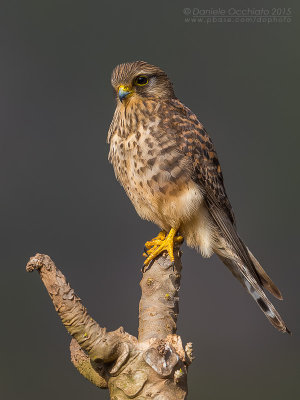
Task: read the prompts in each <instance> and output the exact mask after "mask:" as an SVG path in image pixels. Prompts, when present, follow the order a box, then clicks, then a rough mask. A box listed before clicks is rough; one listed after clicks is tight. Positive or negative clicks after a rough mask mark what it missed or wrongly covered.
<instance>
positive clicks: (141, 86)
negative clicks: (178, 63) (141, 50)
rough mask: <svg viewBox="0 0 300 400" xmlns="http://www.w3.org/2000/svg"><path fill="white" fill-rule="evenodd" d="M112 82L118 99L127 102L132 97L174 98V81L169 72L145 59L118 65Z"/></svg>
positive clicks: (113, 73)
mask: <svg viewBox="0 0 300 400" xmlns="http://www.w3.org/2000/svg"><path fill="white" fill-rule="evenodd" d="M111 84H112V86H113V88H114V90H115V92H116V95H117V98H118V101H120V102H121V103H123V104H126V103H127V101H129V100H130V99H132V98H137V97H142V98H152V99H162V98H165V99H168V98H174V97H175V94H174V91H173V87H172V83H171V82H170V80H169V78H168V76H167V74H166V73H165V72H164V71H163V70H161V69H160V68H158V67H155V66H154V65H151V64H148V63H146V62H144V61H135V62H131V63H124V64H120V65H117V66H116V67H115V69H114V70H113V72H112V75H111Z"/></svg>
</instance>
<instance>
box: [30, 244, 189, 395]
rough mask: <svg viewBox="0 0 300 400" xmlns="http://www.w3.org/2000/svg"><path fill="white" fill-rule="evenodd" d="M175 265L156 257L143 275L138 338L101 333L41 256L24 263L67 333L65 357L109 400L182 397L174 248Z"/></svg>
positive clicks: (184, 353)
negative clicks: (68, 352) (68, 354)
mask: <svg viewBox="0 0 300 400" xmlns="http://www.w3.org/2000/svg"><path fill="white" fill-rule="evenodd" d="M175 253H176V258H175V265H174V266H173V265H172V263H171V261H170V259H169V258H167V257H165V255H162V256H160V257H158V258H157V259H156V260H155V261H154V263H153V265H152V266H151V267H150V268H148V270H147V271H146V272H145V273H144V274H143V278H142V281H141V288H142V297H141V301H140V313H139V337H138V339H137V338H135V337H134V336H131V335H129V334H128V333H126V332H125V331H124V330H123V328H119V329H117V330H116V331H113V332H107V331H106V329H105V328H101V327H100V326H99V325H98V323H97V322H96V321H94V320H93V319H92V318H91V317H90V316H89V314H88V313H87V310H86V308H85V307H84V306H83V305H82V303H81V301H80V299H79V297H78V296H76V294H75V293H74V291H73V289H72V288H71V287H70V285H69V284H68V283H67V281H66V278H65V277H64V275H63V274H62V273H61V272H60V271H59V270H58V269H57V268H56V266H55V264H54V263H53V261H52V260H51V259H50V257H48V256H47V255H43V254H36V256H34V257H32V258H31V259H30V261H29V262H28V264H27V266H26V270H27V271H29V272H31V271H33V270H38V272H39V274H40V277H41V279H42V281H43V283H44V285H45V287H46V289H47V291H48V293H49V295H50V297H51V299H52V302H53V304H54V307H55V310H56V312H57V313H58V315H59V317H60V318H61V320H62V323H63V324H64V326H65V327H66V329H67V330H68V332H69V333H70V334H71V335H72V336H73V340H72V341H71V345H70V350H71V361H72V363H73V364H74V365H75V367H76V368H77V369H78V371H79V372H80V373H81V374H82V375H83V376H84V377H85V378H86V379H88V380H89V381H90V382H92V383H93V384H95V385H96V386H98V387H100V388H107V387H108V388H109V391H110V396H111V399H113V400H125V399H139V400H142V399H148V398H151V399H156V400H173V399H174V400H175V399H176V400H181V399H185V398H186V395H187V379H186V378H187V367H188V365H189V364H190V363H191V361H192V349H191V344H190V343H189V344H187V346H186V349H185V350H184V349H183V346H182V342H181V339H180V337H179V336H177V335H176V334H175V332H176V321H177V316H178V290H179V286H180V276H181V275H180V272H181V269H182V265H181V260H180V256H181V254H180V252H179V250H178V251H175Z"/></svg>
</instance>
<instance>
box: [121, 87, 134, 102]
mask: <svg viewBox="0 0 300 400" xmlns="http://www.w3.org/2000/svg"><path fill="white" fill-rule="evenodd" d="M130 94H132V90H130V89H129V87H128V86H124V85H121V86H119V99H120V101H121V102H122V101H123V100H124V99H125V97H127V96H128V95H130Z"/></svg>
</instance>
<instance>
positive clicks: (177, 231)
mask: <svg viewBox="0 0 300 400" xmlns="http://www.w3.org/2000/svg"><path fill="white" fill-rule="evenodd" d="M111 83H112V86H113V88H114V90H115V92H116V97H117V106H116V110H115V113H114V116H113V120H112V122H111V125H110V128H109V132H108V143H109V144H110V151H109V160H110V162H111V163H112V165H113V167H114V171H115V174H116V177H117V179H118V180H119V181H120V183H121V184H122V186H123V187H124V189H125V191H126V193H127V195H128V196H129V198H130V200H131V201H132V203H133V205H134V207H135V209H136V211H137V213H138V214H139V215H140V217H141V218H143V219H146V220H148V221H152V222H154V223H155V224H156V225H158V226H159V227H160V229H161V232H160V233H159V235H158V236H157V237H156V238H154V239H153V240H151V241H149V242H146V248H147V256H148V257H147V259H146V261H145V263H144V264H145V265H146V266H147V265H149V263H150V261H152V260H153V259H154V258H155V257H157V255H159V254H160V253H161V252H163V251H167V252H168V254H169V256H170V258H171V260H172V261H174V255H173V246H174V243H176V242H179V243H180V242H181V241H182V240H183V238H184V239H185V240H186V243H187V245H188V246H190V247H193V248H196V249H197V250H199V251H200V252H201V254H202V255H203V256H204V257H210V256H211V255H212V254H213V253H216V254H217V255H218V256H219V258H220V259H221V260H222V261H223V263H224V264H225V265H226V266H227V267H228V268H229V270H230V271H231V272H232V273H233V275H234V276H235V277H236V278H237V279H238V280H239V281H240V282H241V283H242V285H243V286H244V287H245V288H246V289H247V291H248V292H249V293H250V295H251V296H252V297H253V298H254V300H255V301H256V302H257V304H258V305H259V307H260V308H261V310H262V311H263V312H264V314H265V315H266V317H267V318H268V320H269V321H270V322H271V323H272V324H273V325H274V326H275V327H276V328H277V329H278V330H280V331H282V332H288V333H290V332H289V330H288V328H287V326H286V325H285V323H284V321H283V320H282V318H281V317H280V315H279V314H278V312H277V311H276V309H275V308H274V306H273V304H272V303H271V302H270V301H269V299H268V298H267V297H266V295H265V293H264V291H263V288H265V289H267V290H268V291H269V292H270V293H272V294H273V295H274V296H275V297H277V298H278V299H282V296H281V293H280V291H279V289H278V288H277V287H276V285H275V284H274V283H273V282H272V280H271V279H270V277H269V276H268V275H267V274H266V272H265V271H264V270H263V268H262V267H261V265H260V264H259V262H258V261H257V260H256V258H255V257H254V256H253V254H252V253H251V252H250V250H249V249H248V248H247V247H246V246H245V244H244V243H243V241H242V240H241V239H240V237H239V236H238V233H237V230H236V224H235V218H234V213H233V210H232V207H231V205H230V202H229V200H228V197H227V195H226V191H225V187H224V183H223V175H222V172H221V167H220V164H219V162H218V158H217V154H216V151H215V149H214V146H213V143H212V141H211V139H210V137H209V136H208V134H207V132H206V130H205V129H204V127H203V125H202V124H201V123H200V122H199V121H198V119H197V117H196V115H195V114H193V113H192V111H191V110H189V109H188V108H187V107H186V106H185V105H183V104H182V103H181V102H180V101H179V100H178V99H177V98H176V96H175V93H174V90H173V85H172V83H171V81H170V80H169V78H168V76H167V74H166V73H165V72H164V71H162V70H161V69H160V68H158V67H155V66H153V65H150V64H148V63H146V62H144V61H136V62H132V63H125V64H120V65H118V66H117V67H116V68H115V69H114V70H113V73H112V77H111Z"/></svg>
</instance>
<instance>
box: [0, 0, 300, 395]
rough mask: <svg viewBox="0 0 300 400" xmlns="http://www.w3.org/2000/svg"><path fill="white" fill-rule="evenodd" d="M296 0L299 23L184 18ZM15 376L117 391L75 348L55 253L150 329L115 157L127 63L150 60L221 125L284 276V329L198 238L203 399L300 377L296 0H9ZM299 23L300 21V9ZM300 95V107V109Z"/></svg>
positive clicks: (193, 271) (8, 280)
mask: <svg viewBox="0 0 300 400" xmlns="http://www.w3.org/2000/svg"><path fill="white" fill-rule="evenodd" d="M234 6H238V7H255V6H257V7H260V8H261V7H264V8H272V7H275V6H279V7H292V8H293V14H294V19H293V22H292V23H290V24H270V25H266V24H246V23H244V24H242V23H241V24H226V23H218V24H210V25H208V24H201V23H187V22H184V15H183V8H184V7H190V8H193V7H198V8H201V9H203V8H209V7H223V8H230V7H234ZM0 19H1V21H0V29H1V35H0V37H1V63H0V68H1V74H0V80H1V90H0V102H1V105H0V116H1V128H0V129H1V146H0V150H1V158H0V162H1V168H0V175H1V189H2V190H1V204H0V207H1V253H0V259H1V261H0V262H1V283H0V285H1V290H0V293H1V297H2V301H1V304H2V315H1V374H0V379H1V392H0V395H1V397H2V398H3V399H20V398H22V399H26V400H27V399H39V398H42V399H45V400H48V399H53V398H55V399H63V398H68V399H73V400H77V399H78V400H79V399H80V400H81V399H83V398H84V399H108V393H107V391H99V390H98V389H96V388H95V387H93V386H92V385H91V384H90V383H89V382H87V381H85V380H84V379H83V378H82V377H81V376H80V375H79V374H78V373H77V371H76V370H75V369H74V368H73V367H72V365H71V364H70V361H69V353H68V344H69V341H70V338H69V337H68V335H67V333H66V332H65V329H64V328H63V326H62V325H61V323H60V321H59V319H58V317H57V315H56V313H55V312H54V309H53V307H52V305H51V302H50V300H49V298H48V295H47V293H46V292H45V289H44V287H43V286H42V284H41V282H40V281H39V278H38V275H37V274H32V275H30V274H26V273H25V264H26V262H27V260H28V259H29V257H30V256H32V255H34V254H35V253H36V252H44V253H47V254H49V255H50V256H51V257H52V258H53V259H54V261H55V262H56V263H57V265H58V266H59V267H60V268H61V269H62V271H63V272H64V274H65V275H66V276H67V278H68V279H69V280H70V282H71V284H72V286H73V287H74V289H75V290H76V291H77V293H78V294H79V296H80V297H81V298H82V299H84V304H85V305H86V306H87V307H88V310H89V312H90V313H91V315H92V316H93V317H94V318H96V320H98V321H99V323H101V324H102V325H103V326H106V327H107V328H108V329H116V328H117V327H118V326H120V325H123V326H124V327H125V329H126V330H128V331H129V332H130V333H132V334H136V332H137V321H138V319H137V316H138V301H139V296H140V289H139V286H138V283H139V280H140V278H141V273H140V266H141V264H142V261H143V258H142V256H141V253H142V249H143V243H144V242H145V241H146V240H148V239H150V238H151V237H153V235H155V234H156V233H157V231H158V229H157V227H155V226H154V225H152V224H150V223H148V222H146V221H141V220H140V219H139V217H138V216H137V215H136V213H135V210H134V209H133V207H132V205H131V204H130V202H129V200H128V199H127V197H126V195H125V193H124V192H123V189H122V188H121V187H120V186H119V184H118V183H117V182H116V180H115V178H114V174H113V170H112V168H111V166H110V165H109V163H108V161H107V154H108V146H107V144H106V134H107V130H108V127H109V124H110V121H111V118H112V114H113V111H114V106H115V105H114V100H113V96H112V89H111V87H110V73H111V70H112V68H113V67H114V66H115V65H116V64H118V63H120V62H124V61H133V60H138V59H143V60H146V61H148V62H150V63H153V64H156V65H159V66H161V67H162V68H164V69H165V70H166V71H167V72H168V74H169V76H170V78H171V79H172V80H173V82H174V85H175V91H176V94H177V96H178V97H179V98H180V99H181V100H182V101H183V102H184V103H185V104H186V105H187V106H188V107H190V108H191V109H192V110H193V111H194V112H195V113H196V114H197V115H198V116H199V119H200V120H201V121H202V122H203V123H204V125H205V126H206V128H207V130H208V131H209V132H210V134H211V136H212V138H213V140H214V142H215V145H216V148H217V150H218V154H219V158H220V161H221V164H222V168H223V171H224V175H225V183H226V187H227V191H228V194H229V197H230V199H231V202H232V204H233V207H234V210H235V213H236V216H237V220H238V227H239V231H240V234H241V236H242V237H243V238H244V239H245V241H246V243H247V244H248V246H249V247H250V249H251V250H252V251H253V252H254V253H255V255H256V256H257V257H258V259H259V260H260V261H261V262H262V264H263V265H264V266H265V267H266V270H267V271H268V272H269V273H270V275H271V276H272V278H273V279H274V281H275V282H276V283H278V285H279V287H280V289H281V290H282V292H283V294H284V297H285V301H284V302H283V303H280V302H277V301H274V303H275V305H276V306H278V310H279V311H280V312H281V314H282V316H284V319H285V320H286V322H287V324H288V326H289V327H290V329H291V330H292V331H293V333H294V334H293V336H292V337H289V336H288V335H282V334H280V333H278V332H277V331H275V329H274V328H272V326H271V325H270V324H269V323H268V321H267V320H266V319H265V317H264V316H263V314H262V313H261V311H260V310H259V309H258V307H257V306H256V305H255V304H254V302H253V300H252V299H251V298H250V297H249V296H248V295H247V294H246V293H245V292H244V289H243V288H242V287H241V286H240V285H239V283H238V282H237V281H235V280H234V279H233V277H232V276H231V274H230V273H229V272H228V271H227V270H226V268H225V267H224V266H223V265H222V264H221V263H220V261H219V260H218V259H217V258H216V257H212V258H211V259H209V260H204V259H202V258H201V256H200V255H199V254H197V253H196V252H195V251H192V250H190V249H187V248H186V247H184V248H183V250H184V256H183V262H184V271H183V279H182V287H181V292H180V318H179V323H178V332H179V334H181V335H182V337H183V339H184V341H185V342H186V341H192V342H193V343H194V350H195V356H196V357H197V358H196V360H195V361H194V363H193V365H192V367H191V368H190V373H189V388H190V396H189V398H190V399H201V398H203V399H207V400H216V399H222V400H223V399H230V400H235V399H236V400H237V399H243V400H248V399H249V400H250V399H251V400H252V399H266V400H269V399H272V400H276V399H282V398H284V399H296V398H297V397H298V396H299V395H300V393H299V382H298V380H299V328H300V321H299V294H298V293H299V290H298V286H299V268H298V264H299V262H298V248H299V242H298V240H297V239H299V234H298V224H299V220H298V221H297V220H296V218H297V217H298V215H297V212H298V203H299V200H298V198H299V189H298V182H299V181H298V179H297V178H298V168H299V165H298V163H297V161H298V153H299V118H298V114H299V112H298V114H296V104H297V103H298V102H299V101H298V100H299V91H297V90H296V71H298V69H297V53H298V47H299V45H298V43H297V38H296V27H297V25H298V20H297V14H296V9H295V3H294V2H292V1H288V2H283V1H282V2H274V1H272V2H271V1H259V2H257V3H256V2H254V1H252V2H250V1H247V2H244V1H239V2H234V1H232V2H224V1H223V2H222V1H215V2H214V1H200V0H199V1H192V0H191V1H172V2H171V1H170V2H167V1H159V2H155V1H151V2H150V1H149V2H143V1H118V2H114V3H111V2H108V1H100V0H99V1H65V0H63V1H62V0H61V1H53V0H51V1H13V0H11V1H7V2H5V1H1V13H0ZM298 26H299V25H298ZM297 111H298V110H297Z"/></svg>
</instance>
